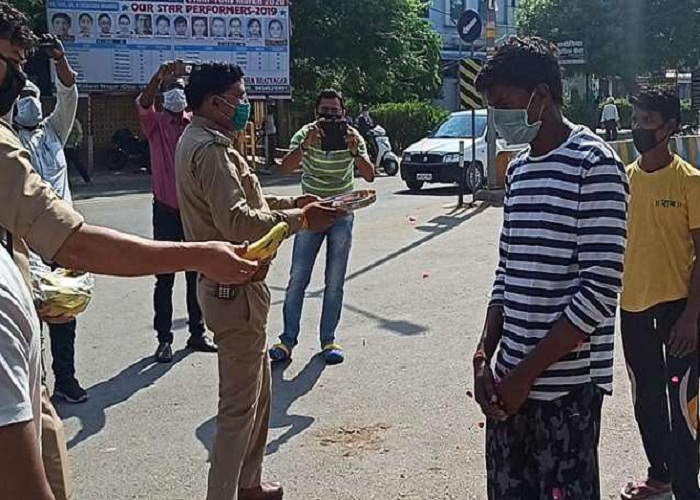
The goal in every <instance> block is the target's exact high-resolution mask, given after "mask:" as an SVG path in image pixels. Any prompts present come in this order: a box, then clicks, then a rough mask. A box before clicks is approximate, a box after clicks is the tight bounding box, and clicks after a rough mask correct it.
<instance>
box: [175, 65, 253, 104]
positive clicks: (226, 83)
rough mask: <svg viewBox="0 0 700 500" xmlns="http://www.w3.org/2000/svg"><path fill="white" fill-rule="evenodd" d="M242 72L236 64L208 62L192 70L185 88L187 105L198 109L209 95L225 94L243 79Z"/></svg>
mask: <svg viewBox="0 0 700 500" xmlns="http://www.w3.org/2000/svg"><path fill="white" fill-rule="evenodd" d="M243 76H244V74H243V70H242V69H241V67H240V66H238V65H236V64H229V63H223V62H208V63H203V64H198V65H196V66H195V67H194V68H192V73H190V78H189V81H188V82H187V86H186V87H185V96H186V97H187V104H188V105H189V106H190V108H192V109H198V108H200V107H201V106H202V104H203V103H204V100H205V99H206V98H207V97H208V96H210V95H217V94H223V93H225V92H226V91H227V90H228V89H229V88H230V87H231V86H232V85H234V84H236V83H238V82H240V81H241V80H242V79H243Z"/></svg>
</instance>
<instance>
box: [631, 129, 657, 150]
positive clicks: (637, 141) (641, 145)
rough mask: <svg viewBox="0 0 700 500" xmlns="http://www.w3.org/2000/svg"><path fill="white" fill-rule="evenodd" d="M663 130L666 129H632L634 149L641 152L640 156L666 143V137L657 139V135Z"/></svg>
mask: <svg viewBox="0 0 700 500" xmlns="http://www.w3.org/2000/svg"><path fill="white" fill-rule="evenodd" d="M662 128H664V126H663V125H661V126H660V127H659V128H655V129H648V128H634V129H632V142H634V147H635V148H636V149H637V151H639V154H644V153H648V152H649V151H651V150H652V149H654V148H655V147H656V146H658V145H659V144H661V143H662V142H663V141H664V139H665V137H662V138H661V139H657V138H656V133H657V132H658V131H659V130H661V129H662Z"/></svg>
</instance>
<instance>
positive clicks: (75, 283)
mask: <svg viewBox="0 0 700 500" xmlns="http://www.w3.org/2000/svg"><path fill="white" fill-rule="evenodd" d="M32 264H33V263H32ZM30 269H31V275H32V288H33V289H34V290H33V292H34V297H35V299H36V300H38V301H40V302H41V303H42V305H43V306H44V307H46V314H47V315H48V316H51V317H56V316H77V315H78V314H80V313H82V312H83V311H85V309H87V306H88V304H89V303H90V299H92V293H93V290H94V289H95V278H94V277H93V275H92V274H90V273H81V272H76V271H71V270H69V269H62V268H58V269H55V270H53V271H52V270H51V268H49V267H48V266H45V265H43V266H39V265H36V266H35V265H31V266H30Z"/></svg>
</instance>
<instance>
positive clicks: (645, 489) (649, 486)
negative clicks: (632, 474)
mask: <svg viewBox="0 0 700 500" xmlns="http://www.w3.org/2000/svg"><path fill="white" fill-rule="evenodd" d="M670 493H671V485H669V484H666V483H661V482H659V481H656V480H654V479H645V480H644V481H634V482H632V483H627V486H625V487H624V488H623V489H622V492H621V493H620V498H621V499H622V500H644V499H645V498H655V497H657V496H660V495H669V494H670Z"/></svg>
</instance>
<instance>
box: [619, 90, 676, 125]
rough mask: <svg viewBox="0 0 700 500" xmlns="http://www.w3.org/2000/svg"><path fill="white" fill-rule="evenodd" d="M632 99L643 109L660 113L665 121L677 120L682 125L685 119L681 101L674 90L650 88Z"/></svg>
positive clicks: (633, 102)
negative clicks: (682, 113)
mask: <svg viewBox="0 0 700 500" xmlns="http://www.w3.org/2000/svg"><path fill="white" fill-rule="evenodd" d="M630 101H631V102H632V104H634V105H635V106H636V107H637V108H639V109H641V110H642V111H651V112H656V113H659V114H660V115H661V118H662V119H663V121H664V123H668V122H670V121H671V120H676V125H677V126H680V124H681V121H682V120H683V118H682V115H681V101H680V99H678V97H676V95H675V94H673V93H672V92H668V91H665V90H661V89H648V90H645V91H643V92H640V93H639V94H637V95H636V96H633V97H632V98H631V99H630Z"/></svg>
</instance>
